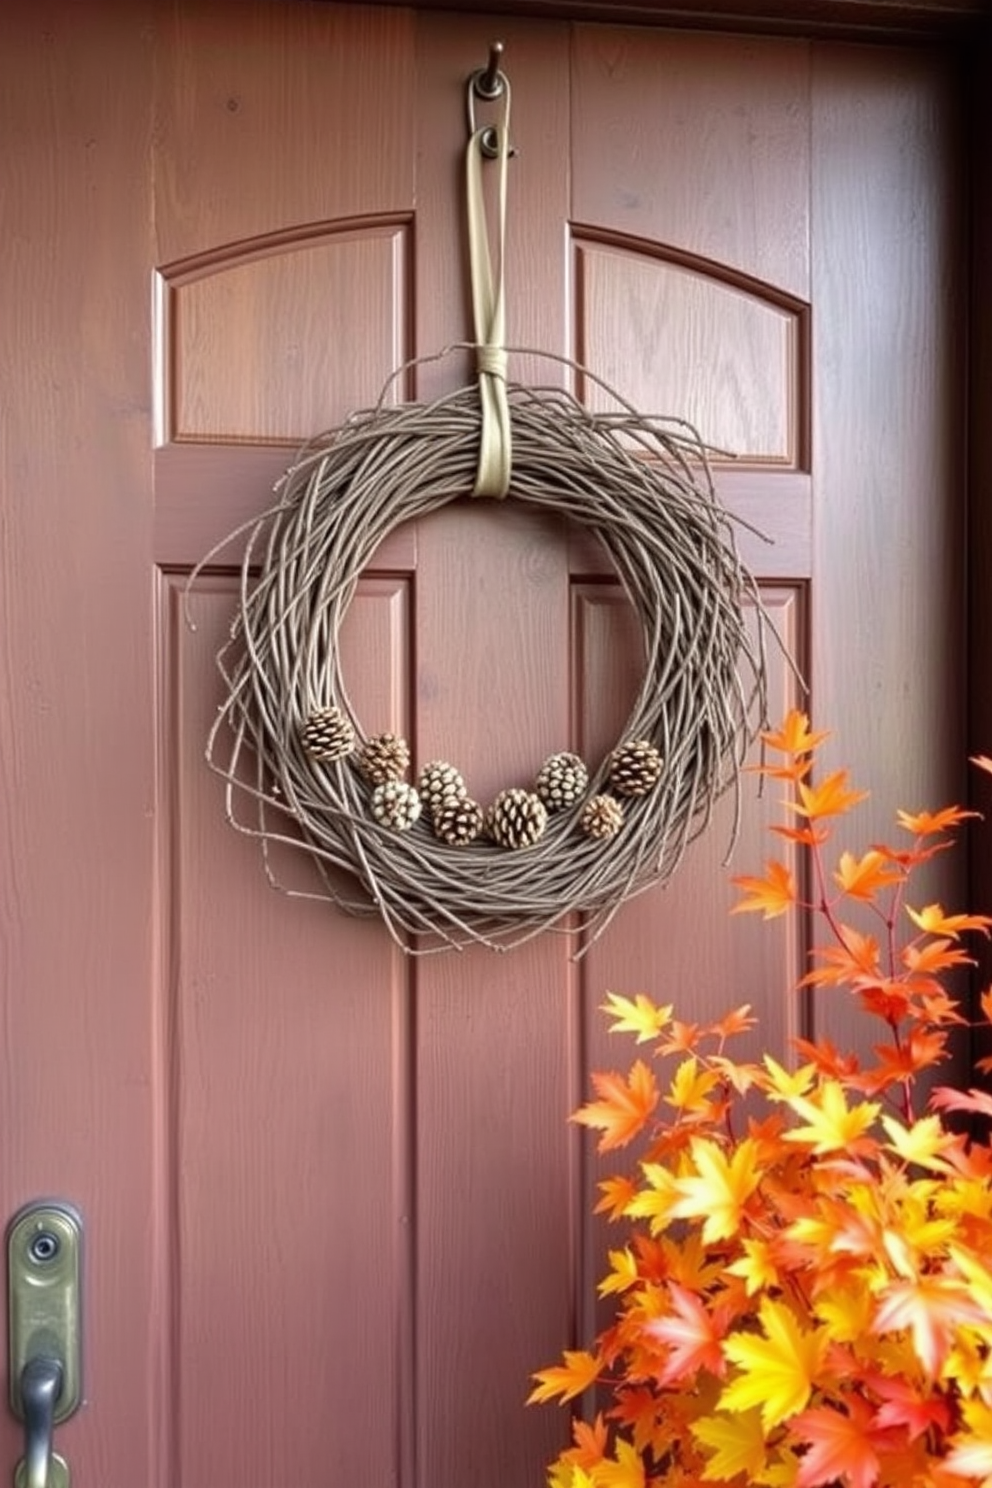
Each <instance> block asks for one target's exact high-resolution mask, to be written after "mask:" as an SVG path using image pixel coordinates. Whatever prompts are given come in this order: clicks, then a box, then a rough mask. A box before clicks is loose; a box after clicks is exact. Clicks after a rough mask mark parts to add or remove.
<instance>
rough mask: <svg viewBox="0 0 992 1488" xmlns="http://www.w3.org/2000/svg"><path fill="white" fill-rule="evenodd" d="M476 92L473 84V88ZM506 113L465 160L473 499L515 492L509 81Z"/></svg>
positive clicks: (477, 133) (477, 137) (478, 136)
mask: <svg viewBox="0 0 992 1488" xmlns="http://www.w3.org/2000/svg"><path fill="white" fill-rule="evenodd" d="M469 86H470V87H471V84H470V85H469ZM504 92H505V109H504V114H503V121H502V123H500V124H497V125H495V126H494V125H487V126H486V127H485V128H481V129H475V130H473V132H472V134H471V136H470V138H469V142H468V153H467V157H466V185H467V202H468V247H469V272H470V277H471V281H472V314H473V319H474V324H475V345H476V371H477V373H478V378H479V398H480V402H481V407H482V428H481V435H480V443H479V465H478V469H477V472H476V478H475V486H474V487H473V490H472V495H473V496H495V497H496V498H497V499H499V500H502V498H503V497H504V496H505V495H506V494H507V491H508V490H509V488H510V470H511V459H512V440H511V434H510V405H509V400H508V398H507V393H506V371H507V353H506V345H505V342H506V323H505V322H506V317H505V309H504V296H503V259H504V251H505V245H506V177H507V169H506V167H507V160H508V159H509V154H510V147H509V123H510V85H509V83H508V82H505V81H504ZM494 135H495V139H496V160H497V165H498V172H499V176H498V182H497V188H496V190H497V205H496V264H495V269H494V266H493V257H492V254H491V252H490V247H489V224H488V221H487V217H486V200H485V193H484V191H483V184H482V161H483V154H484V142H485V141H486V140H488V139H491V138H492V137H493V136H494Z"/></svg>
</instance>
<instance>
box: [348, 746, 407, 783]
mask: <svg viewBox="0 0 992 1488" xmlns="http://www.w3.org/2000/svg"><path fill="white" fill-rule="evenodd" d="M409 765H410V746H409V744H408V743H407V742H406V740H405V739H403V738H401V737H400V736H399V734H376V735H374V737H373V738H371V739H369V740H368V742H367V743H366V744H365V746H364V747H363V749H362V751H361V753H360V754H359V756H358V768H359V769H360V770H361V772H362V774H363V775H364V776H365V778H366V780H371V782H372V784H373V785H383V784H384V783H385V782H386V781H387V780H400V779H401V778H402V776H403V775H405V774H406V771H407V770H408V768H409Z"/></svg>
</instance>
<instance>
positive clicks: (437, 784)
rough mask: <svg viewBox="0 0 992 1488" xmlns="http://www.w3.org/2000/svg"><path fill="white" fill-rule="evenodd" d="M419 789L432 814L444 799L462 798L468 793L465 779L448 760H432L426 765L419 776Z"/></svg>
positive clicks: (425, 804)
mask: <svg viewBox="0 0 992 1488" xmlns="http://www.w3.org/2000/svg"><path fill="white" fill-rule="evenodd" d="M417 789H418V791H419V792H420V798H421V800H422V801H423V803H424V806H425V807H426V809H427V810H428V812H429V813H430V814H431V816H433V815H434V813H435V812H436V811H437V809H438V807H439V806H440V805H441V803H442V802H443V801H447V800H448V799H449V798H451V797H454V798H455V799H456V800H460V799H461V798H462V797H463V796H466V795H467V794H468V791H467V790H466V787H465V781H464V780H463V779H462V777H461V775H460V774H459V772H458V771H457V770H456V769H455V767H454V765H449V764H448V761H447V760H431V762H430V764H427V765H425V766H424V768H423V769H422V770H421V772H420V775H419V776H418V778H417Z"/></svg>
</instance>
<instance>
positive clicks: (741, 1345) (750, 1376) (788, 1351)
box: [720, 1298, 827, 1433]
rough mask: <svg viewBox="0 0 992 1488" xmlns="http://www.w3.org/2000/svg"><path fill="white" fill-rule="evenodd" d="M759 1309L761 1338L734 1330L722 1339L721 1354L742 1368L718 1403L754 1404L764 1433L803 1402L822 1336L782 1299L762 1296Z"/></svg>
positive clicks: (734, 1407) (728, 1406)
mask: <svg viewBox="0 0 992 1488" xmlns="http://www.w3.org/2000/svg"><path fill="white" fill-rule="evenodd" d="M760 1314H761V1324H762V1327H763V1328H764V1331H765V1336H764V1337H763V1338H762V1337H759V1336H758V1335H756V1334H748V1333H738V1334H734V1335H732V1336H731V1337H730V1338H727V1339H725V1340H724V1344H723V1351H724V1353H725V1355H726V1356H727V1358H728V1359H729V1360H730V1362H731V1363H732V1364H736V1365H737V1366H738V1368H739V1369H740V1370H741V1371H742V1373H741V1374H740V1375H739V1376H738V1377H737V1378H736V1379H733V1380H731V1381H730V1383H729V1384H728V1385H727V1386H726V1387H725V1388H724V1391H723V1394H722V1395H721V1396H720V1406H721V1408H722V1409H724V1410H729V1411H746V1410H753V1409H755V1408H757V1409H759V1410H760V1411H761V1419H762V1423H763V1425H764V1428H765V1431H766V1433H767V1432H768V1431H770V1430H771V1429H772V1428H773V1427H775V1426H777V1425H779V1424H780V1422H782V1421H785V1420H787V1419H788V1417H789V1416H793V1415H796V1414H797V1413H798V1412H799V1411H801V1410H802V1409H803V1407H804V1406H805V1405H806V1403H807V1401H808V1400H809V1397H810V1393H811V1391H812V1388H813V1381H814V1379H815V1377H816V1375H817V1373H818V1371H819V1369H820V1368H821V1366H822V1363H823V1358H824V1354H825V1351H826V1342H827V1340H826V1338H825V1336H824V1334H823V1333H822V1331H821V1330H819V1329H815V1330H813V1331H812V1332H809V1331H805V1330H804V1329H803V1328H802V1327H801V1326H800V1324H799V1322H798V1321H797V1319H796V1317H795V1315H794V1314H793V1313H792V1312H791V1311H790V1310H789V1308H788V1307H786V1305H785V1304H784V1303H783V1302H775V1301H773V1300H772V1299H770V1298H765V1299H764V1300H763V1301H762V1303H761V1308H760Z"/></svg>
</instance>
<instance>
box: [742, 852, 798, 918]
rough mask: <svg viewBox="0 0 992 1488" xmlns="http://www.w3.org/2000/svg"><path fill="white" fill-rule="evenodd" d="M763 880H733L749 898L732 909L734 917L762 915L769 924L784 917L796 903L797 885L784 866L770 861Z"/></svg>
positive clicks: (772, 860)
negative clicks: (778, 917) (756, 913)
mask: <svg viewBox="0 0 992 1488" xmlns="http://www.w3.org/2000/svg"><path fill="white" fill-rule="evenodd" d="M766 869H767V872H766V876H765V877H764V878H751V877H748V876H747V875H746V874H742V875H740V876H738V877H736V878H732V879H731V883H732V884H734V886H735V887H736V888H739V889H740V890H741V892H742V893H743V894H744V895H745V896H746V897H745V898H743V899H741V900H739V901H738V903H737V904H734V905H732V906H731V910H730V913H731V914H748V913H753V912H754V911H760V912H761V914H762V915H763V916H764V918H765V919H766V920H773V919H775V917H776V916H777V915H781V914H785V912H786V910H788V909H791V908H792V906H793V905H794V904H795V902H796V898H797V893H796V881H795V879H794V878H793V876H792V874H791V873H790V872H789V870H788V868H786V867H785V865H784V863H779V862H776V860H775V859H774V858H771V859H769V861H768V863H767V864H766Z"/></svg>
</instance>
